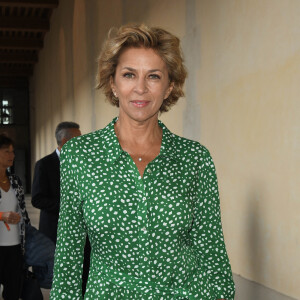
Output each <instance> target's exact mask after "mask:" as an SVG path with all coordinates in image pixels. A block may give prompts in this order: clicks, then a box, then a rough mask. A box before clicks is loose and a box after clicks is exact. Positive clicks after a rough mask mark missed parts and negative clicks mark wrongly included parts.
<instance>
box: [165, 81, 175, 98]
mask: <svg viewBox="0 0 300 300" xmlns="http://www.w3.org/2000/svg"><path fill="white" fill-rule="evenodd" d="M173 88H174V82H171V83H170V85H169V87H168V88H167V90H166V93H165V97H164V99H167V98H168V97H169V96H170V94H171V92H172V91H173Z"/></svg>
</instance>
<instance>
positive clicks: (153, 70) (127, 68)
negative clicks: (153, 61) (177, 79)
mask: <svg viewBox="0 0 300 300" xmlns="http://www.w3.org/2000/svg"><path fill="white" fill-rule="evenodd" d="M124 69H126V70H128V71H132V72H133V71H136V69H134V68H130V67H124V68H122V70H124ZM148 72H149V73H152V72H161V73H163V71H162V70H160V69H151V70H148Z"/></svg>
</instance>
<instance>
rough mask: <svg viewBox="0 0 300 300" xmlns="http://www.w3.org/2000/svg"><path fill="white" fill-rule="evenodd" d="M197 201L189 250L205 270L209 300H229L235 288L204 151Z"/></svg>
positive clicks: (211, 171) (210, 167) (215, 188)
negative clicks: (196, 255)
mask: <svg viewBox="0 0 300 300" xmlns="http://www.w3.org/2000/svg"><path fill="white" fill-rule="evenodd" d="M196 186H197V201H196V204H195V210H194V222H193V227H192V230H191V237H192V243H193V247H194V248H195V251H196V252H197V253H198V255H199V261H200V262H201V265H202V266H203V267H204V269H205V270H206V273H207V276H208V278H209V285H210V289H211V292H212V293H213V297H214V298H213V299H228V300H231V299H232V300H233V299H234V294H235V287H234V282H233V278H232V272H231V266H230V263H229V259H228V256H227V252H226V248H225V243H224V237H223V231H222V224H221V212H220V199H219V191H218V181H217V176H216V171H215V166H214V163H213V160H212V158H211V156H210V154H209V152H208V150H206V149H204V156H202V160H201V161H200V170H199V178H198V182H197V185H196Z"/></svg>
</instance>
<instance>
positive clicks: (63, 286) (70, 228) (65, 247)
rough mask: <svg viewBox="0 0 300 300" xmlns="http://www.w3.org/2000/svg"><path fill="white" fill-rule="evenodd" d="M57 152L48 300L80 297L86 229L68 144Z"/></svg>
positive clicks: (76, 173)
mask: <svg viewBox="0 0 300 300" xmlns="http://www.w3.org/2000/svg"><path fill="white" fill-rule="evenodd" d="M66 146H67V145H65V146H64V150H63V151H62V152H61V157H60V159H61V169H60V170H61V187H60V193H61V206H60V213H59V222H58V234H57V244H56V251H55V264H54V279H53V284H52V289H51V297H50V299H52V300H58V299H71V300H79V299H82V292H81V290H82V280H81V273H82V262H83V248H84V243H85V238H86V229H85V225H84V221H83V212H82V202H81V199H80V192H79V191H78V190H79V189H78V185H77V184H78V181H77V176H78V171H79V168H80V167H79V166H77V165H76V162H75V158H73V157H72V155H71V150H72V149H70V148H69V147H66Z"/></svg>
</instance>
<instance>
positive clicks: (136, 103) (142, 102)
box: [130, 100, 150, 108]
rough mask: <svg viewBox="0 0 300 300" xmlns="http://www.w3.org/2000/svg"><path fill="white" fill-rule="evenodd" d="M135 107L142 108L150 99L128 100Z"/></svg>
mask: <svg viewBox="0 0 300 300" xmlns="http://www.w3.org/2000/svg"><path fill="white" fill-rule="evenodd" d="M130 102H131V103H132V104H133V105H134V106H135V107H138V108H143V107H145V106H147V105H148V104H149V103H150V101H147V100H133V101H130Z"/></svg>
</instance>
